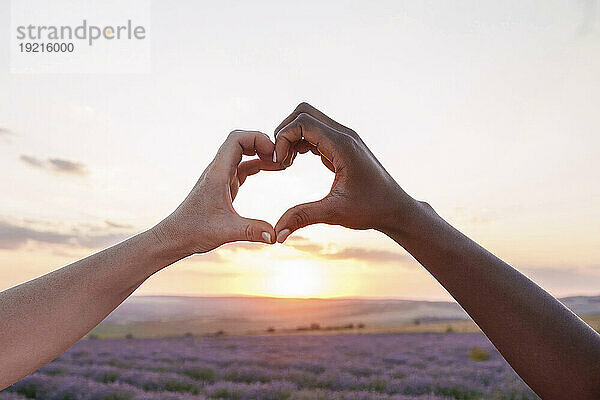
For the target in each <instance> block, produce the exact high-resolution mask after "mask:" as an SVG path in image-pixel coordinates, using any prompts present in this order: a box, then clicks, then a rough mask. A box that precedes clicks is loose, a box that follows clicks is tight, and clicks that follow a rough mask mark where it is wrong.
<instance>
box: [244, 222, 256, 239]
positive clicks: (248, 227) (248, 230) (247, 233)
mask: <svg viewBox="0 0 600 400" xmlns="http://www.w3.org/2000/svg"><path fill="white" fill-rule="evenodd" d="M244 236H245V237H246V239H248V240H250V239H252V238H253V237H254V228H253V227H252V225H250V224H248V225H246V228H245V229H244Z"/></svg>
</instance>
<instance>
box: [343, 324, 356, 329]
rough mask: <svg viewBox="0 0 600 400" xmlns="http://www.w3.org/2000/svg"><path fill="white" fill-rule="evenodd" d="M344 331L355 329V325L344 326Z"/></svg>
mask: <svg viewBox="0 0 600 400" xmlns="http://www.w3.org/2000/svg"><path fill="white" fill-rule="evenodd" d="M343 328H344V329H354V324H348V325H344V326H343Z"/></svg>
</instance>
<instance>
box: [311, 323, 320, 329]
mask: <svg viewBox="0 0 600 400" xmlns="http://www.w3.org/2000/svg"><path fill="white" fill-rule="evenodd" d="M319 329H321V325H319V324H317V323H316V322H313V323H312V324H310V330H311V331H318V330H319Z"/></svg>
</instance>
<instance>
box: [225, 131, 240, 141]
mask: <svg viewBox="0 0 600 400" xmlns="http://www.w3.org/2000/svg"><path fill="white" fill-rule="evenodd" d="M239 135H240V131H239V130H238V129H234V130H232V131H231V132H229V135H227V139H235V138H236V137H238V136H239Z"/></svg>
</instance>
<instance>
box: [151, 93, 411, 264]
mask: <svg viewBox="0 0 600 400" xmlns="http://www.w3.org/2000/svg"><path fill="white" fill-rule="evenodd" d="M309 151H310V152H312V153H314V154H316V155H319V156H320V157H321V160H322V161H323V164H325V166H326V167H327V168H328V169H329V170H331V171H333V172H334V173H335V179H334V182H333V185H332V187H331V191H330V192H329V194H328V195H327V196H325V197H324V198H323V199H321V200H318V201H315V202H310V203H305V204H299V205H297V206H295V207H292V208H290V209H289V210H287V211H286V212H285V213H284V214H283V215H282V216H281V218H280V219H279V221H278V222H277V224H276V226H275V228H273V227H272V226H271V225H270V224H269V223H267V222H265V221H261V220H255V219H249V218H243V217H241V216H240V215H239V214H238V213H237V212H236V211H235V209H234V207H233V200H234V199H235V196H236V194H237V192H238V190H239V187H240V186H241V185H242V184H243V183H244V181H245V180H246V178H247V177H248V176H249V175H253V174H256V173H258V172H259V171H261V170H269V171H274V170H282V169H285V168H287V167H289V166H290V165H292V163H293V161H294V159H295V157H296V155H297V154H298V153H307V152H309ZM243 155H248V156H252V155H257V156H258V158H256V159H252V160H249V161H244V162H242V156H243ZM404 199H406V203H404ZM410 201H411V198H410V197H409V196H408V195H407V194H406V193H405V192H404V191H403V190H402V189H401V188H400V186H399V185H398V184H397V183H396V181H394V179H393V178H392V177H391V176H390V175H389V174H388V173H387V171H386V170H385V169H384V168H383V166H382V165H381V163H380V162H379V161H378V160H377V159H376V158H375V156H374V155H373V154H372V153H371V151H370V150H369V149H368V148H367V146H366V145H365V144H364V142H363V141H362V140H361V138H360V137H359V136H358V134H357V133H356V132H354V131H353V130H352V129H350V128H347V127H345V126H343V125H342V124H339V123H337V122H336V121H334V120H333V119H331V118H329V117H328V116H326V115H325V114H323V113H322V112H320V111H319V110H317V109H316V108H314V107H312V106H310V105H309V104H306V103H302V104H300V105H299V106H298V107H297V108H296V109H295V110H294V112H293V113H292V114H291V115H289V116H288V117H287V118H286V119H285V120H284V121H283V122H282V123H281V125H280V126H279V127H278V128H277V129H276V130H275V143H273V142H272V141H271V140H270V139H269V137H268V136H267V135H265V134H264V133H261V132H257V131H233V132H231V134H229V137H228V138H227V140H226V141H225V143H223V145H222V146H221V148H220V149H219V151H218V152H217V155H216V156H215V158H214V160H213V161H212V162H211V163H210V164H209V166H208V167H207V168H206V170H205V171H204V173H203V174H202V176H201V177H200V179H199V180H198V182H197V183H196V185H195V186H194V188H193V189H192V191H191V192H190V194H189V195H188V197H187V198H186V199H185V200H184V201H183V203H181V205H180V206H179V207H178V208H177V209H176V210H175V211H174V212H173V213H172V214H171V215H170V216H169V217H167V218H165V220H163V221H162V222H161V223H159V224H158V225H157V226H155V227H154V228H153V232H155V234H156V236H157V238H158V239H159V240H160V241H161V242H164V243H165V245H166V246H167V247H168V248H169V249H172V250H174V251H175V252H176V255H177V256H178V257H181V258H183V257H186V256H188V255H191V254H194V253H205V252H208V251H210V250H212V249H215V248H217V247H219V246H220V245H222V244H224V243H228V242H233V241H238V240H245V241H252V242H263V243H268V244H273V243H274V242H275V239H276V240H277V241H278V242H279V243H283V242H284V241H285V239H286V238H287V237H288V236H289V235H290V234H291V233H292V232H294V231H296V230H297V229H300V228H303V227H305V226H307V225H311V224H317V223H325V224H331V225H342V226H345V227H348V228H352V229H371V228H373V229H377V230H380V231H383V232H386V231H387V230H389V229H391V221H394V222H395V223H397V221H398V219H399V218H402V212H401V211H403V210H404V211H405V210H406V209H408V207H406V205H407V204H409V203H410Z"/></svg>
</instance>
